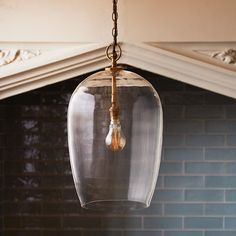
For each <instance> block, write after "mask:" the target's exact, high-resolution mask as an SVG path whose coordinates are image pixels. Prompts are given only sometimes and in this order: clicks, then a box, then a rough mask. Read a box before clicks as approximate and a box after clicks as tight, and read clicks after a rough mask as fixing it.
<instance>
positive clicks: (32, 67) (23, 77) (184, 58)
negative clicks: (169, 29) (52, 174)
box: [0, 42, 236, 99]
mask: <svg viewBox="0 0 236 236" xmlns="http://www.w3.org/2000/svg"><path fill="white" fill-rule="evenodd" d="M106 46H107V45H105V44H94V43H91V44H36V43H32V44H27V45H25V44H4V45H2V48H1V49H0V50H1V51H0V64H2V65H1V66H0V99H3V98H6V97H9V96H13V95H16V94H20V93H24V92H27V91H30V90H33V89H36V88H40V87H43V86H46V85H49V84H53V83H56V82H59V81H63V80H67V79H70V78H73V77H76V76H79V75H81V74H85V73H88V72H91V71H95V70H98V69H102V68H104V67H107V66H109V64H110V62H109V61H108V60H107V59H106V56H105V48H106ZM121 47H122V51H123V55H122V58H121V59H120V61H119V63H121V64H126V65H130V66H134V67H138V68H141V69H143V70H147V71H150V72H153V73H156V74H160V75H163V76H167V77H169V78H172V79H175V80H178V81H182V82H184V83H187V84H191V85H194V86H197V87H200V88H204V89H207V90H210V91H213V92H216V93H219V94H223V95H226V96H229V97H233V98H236V51H235V50H236V43H234V42H224V43H139V44H130V43H121Z"/></svg>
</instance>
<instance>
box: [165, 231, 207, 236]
mask: <svg viewBox="0 0 236 236" xmlns="http://www.w3.org/2000/svg"><path fill="white" fill-rule="evenodd" d="M164 236H203V232H202V231H165V232H164Z"/></svg>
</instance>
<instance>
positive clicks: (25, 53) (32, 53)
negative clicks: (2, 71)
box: [0, 48, 41, 66]
mask: <svg viewBox="0 0 236 236" xmlns="http://www.w3.org/2000/svg"><path fill="white" fill-rule="evenodd" d="M40 54H41V52H40V50H33V49H29V50H26V49H14V48H12V49H0V66H4V65H8V64H10V63H13V62H16V61H24V60H29V59H31V58H33V57H36V56H38V55H40Z"/></svg>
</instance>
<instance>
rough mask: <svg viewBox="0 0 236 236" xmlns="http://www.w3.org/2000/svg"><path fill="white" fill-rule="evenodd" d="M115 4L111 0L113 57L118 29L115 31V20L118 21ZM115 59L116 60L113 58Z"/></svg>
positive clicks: (114, 0) (115, 2) (115, 0)
mask: <svg viewBox="0 0 236 236" xmlns="http://www.w3.org/2000/svg"><path fill="white" fill-rule="evenodd" d="M117 2H118V0H113V13H112V20H113V23H114V26H113V29H112V36H113V48H112V49H113V50H112V53H113V56H115V55H116V46H117V36H118V29H117V20H118V12H117ZM115 59H116V58H115Z"/></svg>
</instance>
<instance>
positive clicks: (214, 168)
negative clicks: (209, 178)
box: [185, 162, 227, 174]
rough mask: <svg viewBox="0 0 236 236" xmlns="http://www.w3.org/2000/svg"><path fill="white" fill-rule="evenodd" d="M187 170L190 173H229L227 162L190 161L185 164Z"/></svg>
mask: <svg viewBox="0 0 236 236" xmlns="http://www.w3.org/2000/svg"><path fill="white" fill-rule="evenodd" d="M185 172H186V173H188V174H191V173H193V174H195V173H198V174H220V173H221V174H222V173H227V168H226V164H225V163H212V162H189V163H186V164H185Z"/></svg>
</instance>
